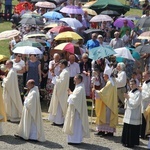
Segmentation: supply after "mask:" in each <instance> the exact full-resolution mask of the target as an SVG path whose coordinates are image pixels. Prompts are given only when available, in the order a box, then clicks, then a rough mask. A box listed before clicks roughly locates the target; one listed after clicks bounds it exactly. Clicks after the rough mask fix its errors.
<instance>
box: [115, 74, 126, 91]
mask: <svg viewBox="0 0 150 150" xmlns="http://www.w3.org/2000/svg"><path fill="white" fill-rule="evenodd" d="M126 83H127V75H126V73H125V71H119V72H118V77H117V78H116V84H117V88H121V87H125V86H126Z"/></svg>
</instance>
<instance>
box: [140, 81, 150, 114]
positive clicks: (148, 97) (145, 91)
mask: <svg viewBox="0 0 150 150" xmlns="http://www.w3.org/2000/svg"><path fill="white" fill-rule="evenodd" d="M148 81H149V80H148ZM148 81H147V82H144V83H143V85H142V103H141V105H142V113H144V111H145V109H146V108H147V106H148V105H149V104H150V82H148Z"/></svg>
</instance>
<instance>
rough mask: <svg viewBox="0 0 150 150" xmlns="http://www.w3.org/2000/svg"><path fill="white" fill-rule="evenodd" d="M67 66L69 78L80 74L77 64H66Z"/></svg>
mask: <svg viewBox="0 0 150 150" xmlns="http://www.w3.org/2000/svg"><path fill="white" fill-rule="evenodd" d="M68 64H69V66H68V69H69V73H70V77H74V76H76V75H77V74H79V73H80V68H79V64H78V63H76V62H74V63H73V64H71V63H70V62H68Z"/></svg>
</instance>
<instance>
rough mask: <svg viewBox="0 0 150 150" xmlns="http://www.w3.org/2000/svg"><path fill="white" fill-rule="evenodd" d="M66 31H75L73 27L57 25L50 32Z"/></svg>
mask: <svg viewBox="0 0 150 150" xmlns="http://www.w3.org/2000/svg"><path fill="white" fill-rule="evenodd" d="M66 31H73V29H72V28H71V27H66V26H57V27H53V28H52V29H50V30H49V32H54V33H61V32H66Z"/></svg>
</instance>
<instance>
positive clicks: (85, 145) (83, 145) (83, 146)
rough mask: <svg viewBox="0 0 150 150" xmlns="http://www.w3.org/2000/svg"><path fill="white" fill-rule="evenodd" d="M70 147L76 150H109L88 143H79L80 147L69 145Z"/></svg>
mask: <svg viewBox="0 0 150 150" xmlns="http://www.w3.org/2000/svg"><path fill="white" fill-rule="evenodd" d="M71 146H72V147H75V148H78V149H86V150H92V149H93V150H94V149H95V150H96V149H97V150H104V149H105V150H110V149H109V148H107V147H103V146H99V145H95V144H88V143H81V144H80V145H71Z"/></svg>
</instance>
